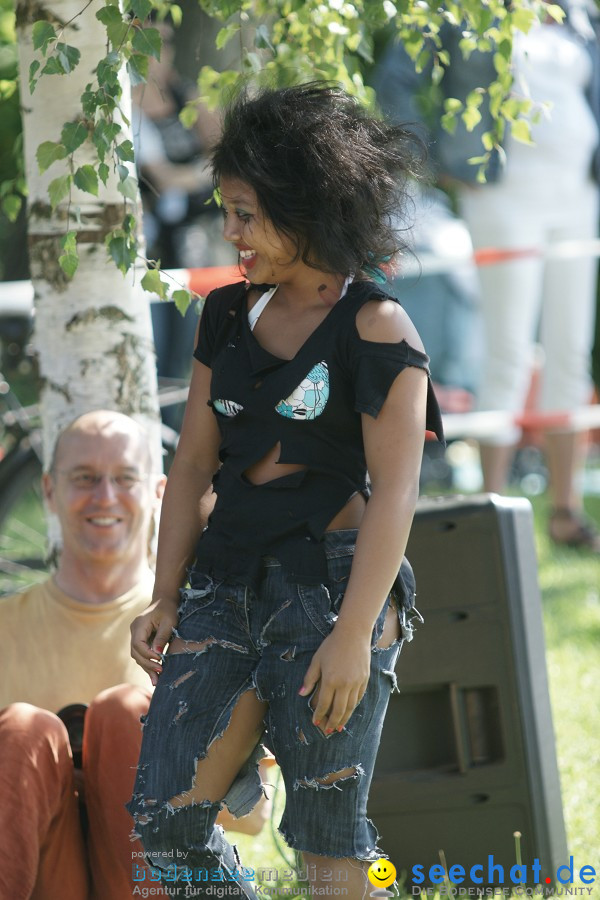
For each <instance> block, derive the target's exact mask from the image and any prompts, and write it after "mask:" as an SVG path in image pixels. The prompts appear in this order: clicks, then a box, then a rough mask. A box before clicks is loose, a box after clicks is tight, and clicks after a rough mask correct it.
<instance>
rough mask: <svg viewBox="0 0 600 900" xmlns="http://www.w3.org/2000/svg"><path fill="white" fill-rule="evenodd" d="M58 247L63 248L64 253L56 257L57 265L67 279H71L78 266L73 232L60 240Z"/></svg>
mask: <svg viewBox="0 0 600 900" xmlns="http://www.w3.org/2000/svg"><path fill="white" fill-rule="evenodd" d="M60 245H61V247H62V248H63V250H64V253H62V254H61V255H60V256H59V257H58V264H59V266H60V267H61V269H62V270H63V272H64V273H65V275H66V276H67V278H72V277H73V275H74V274H75V272H76V271H77V267H78V266H79V255H78V253H77V243H76V236H75V232H74V231H69V232H67V234H66V235H65V236H64V237H63V238H62V240H61V242H60Z"/></svg>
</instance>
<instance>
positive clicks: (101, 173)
mask: <svg viewBox="0 0 600 900" xmlns="http://www.w3.org/2000/svg"><path fill="white" fill-rule="evenodd" d="M109 175H110V169H109V168H108V166H107V165H106V163H104V162H101V163H100V165H99V166H98V178H99V179H100V181H101V182H102V184H103V185H104V187H106V182H107V181H108V176H109Z"/></svg>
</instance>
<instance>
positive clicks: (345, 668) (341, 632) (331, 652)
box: [300, 626, 371, 734]
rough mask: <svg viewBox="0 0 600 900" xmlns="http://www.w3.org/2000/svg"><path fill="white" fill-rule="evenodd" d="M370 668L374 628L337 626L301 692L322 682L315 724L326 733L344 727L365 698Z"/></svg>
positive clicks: (318, 654)
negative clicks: (371, 629)
mask: <svg viewBox="0 0 600 900" xmlns="http://www.w3.org/2000/svg"><path fill="white" fill-rule="evenodd" d="M370 671H371V632H370V631H369V633H368V634H363V633H361V632H358V633H357V632H356V631H354V630H353V629H345V628H338V627H337V626H336V627H334V629H333V631H332V632H331V634H330V635H328V636H327V637H326V638H325V640H324V641H323V643H322V644H321V646H320V647H319V649H318V650H317V652H316V653H315V655H314V656H313V658H312V660H311V663H310V666H309V667H308V669H307V671H306V675H305V676H304V683H303V685H302V687H301V688H300V694H301V695H302V696H306V695H307V694H310V693H311V691H313V690H314V688H315V686H316V685H317V684H319V689H318V691H317V692H316V694H315V698H314V699H315V703H314V704H313V708H314V713H313V724H314V725H316V726H317V727H320V729H321V731H322V732H323V734H332V733H333V732H334V731H341V730H342V728H343V727H344V726H345V725H346V723H347V721H348V719H349V718H350V716H351V715H352V713H353V712H354V710H355V708H356V707H357V706H358V704H359V703H360V701H361V700H362V697H363V694H364V693H365V691H366V689H367V684H368V682H369V674H370Z"/></svg>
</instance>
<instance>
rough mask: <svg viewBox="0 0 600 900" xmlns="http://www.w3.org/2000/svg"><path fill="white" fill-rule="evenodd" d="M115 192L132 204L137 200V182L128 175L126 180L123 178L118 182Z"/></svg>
mask: <svg viewBox="0 0 600 900" xmlns="http://www.w3.org/2000/svg"><path fill="white" fill-rule="evenodd" d="M117 190H118V191H119V192H120V193H121V194H123V196H124V197H127V198H128V199H129V200H133V201H134V202H135V201H136V200H137V197H138V183H137V180H136V179H135V178H133V176H131V175H128V176H127V178H123V179H122V180H121V181H119V183H118V185H117Z"/></svg>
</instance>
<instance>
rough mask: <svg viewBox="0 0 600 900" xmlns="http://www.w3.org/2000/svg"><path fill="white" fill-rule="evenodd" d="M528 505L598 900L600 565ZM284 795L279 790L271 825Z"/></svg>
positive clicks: (279, 859)
mask: <svg viewBox="0 0 600 900" xmlns="http://www.w3.org/2000/svg"><path fill="white" fill-rule="evenodd" d="M533 507H534V516H535V529H536V543H537V550H538V560H539V580H540V586H541V590H542V602H543V616H544V628H545V635H546V649H547V665H548V676H549V682H550V694H551V703H552V711H553V718H554V729H555V733H556V741H557V752H558V762H559V769H560V776H561V783H562V795H563V805H564V815H565V821H566V828H567V840H568V847H569V853H570V854H572V855H573V856H574V859H575V866H576V867H579V868H581V866H582V865H592V866H593V867H594V868H595V870H596V872H597V873H598V876H599V877H598V878H597V879H596V880H597V882H598V884H596V885H593V886H591V889H592V893H591V894H588V893H587V890H586V891H585V894H583V895H580V896H586V897H593V898H600V560H599V559H598V558H597V557H593V556H592V555H591V554H589V553H585V552H582V551H575V550H565V549H557V548H556V547H555V546H554V545H553V544H551V542H550V541H549V539H548V537H547V535H546V511H547V502H546V500H545V498H543V497H539V498H535V499H534V501H533ZM587 508H588V511H589V513H590V514H591V515H593V517H594V518H595V519H596V521H599V522H600V497H592V498H589V500H588V502H587ZM281 795H282V790H279V792H278V794H277V797H276V802H275V809H276V815H275V822H276V823H277V822H278V821H279V810H280V808H281V804H282V802H283V798H282V796H281ZM232 837H234V836H233V835H232ZM235 842H236V843H237V845H238V848H239V850H240V853H241V856H242V861H243V863H244V865H247V866H252V867H253V868H256V869H258V868H261V867H265V868H269V867H273V868H276V869H278V870H279V871H280V872H282V871H284V870H285V869H286V868H287V867H288V866H289V864H290V863H291V862H293V854H292V852H291V851H290V850H289V849H288V848H287V847H285V845H284V844H283V842H282V841H281V839H279V841H278V842H276V841H275V840H274V837H273V835H272V834H271V833H270V831H269V829H268V828H265V829H264V830H263V833H262V834H260V835H259V836H258V837H255V838H249V837H245V836H239V839H238V838H237V836H236V839H235ZM277 843H279V845H280V848H281V849H278V848H277ZM282 852H283V854H284V855H285V859H284V857H283V856H282V855H281V853H282ZM565 862H566V860H565ZM265 884H269V885H271V886H274V885H275V884H276V882H275V881H273V880H271V881H267V882H265ZM283 884H286V885H287V886H290V885H294V884H296V882H290V881H282V882H281V885H282V886H283ZM576 884H578V885H580V884H581V883H580V882H576ZM351 900H354V898H351Z"/></svg>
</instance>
